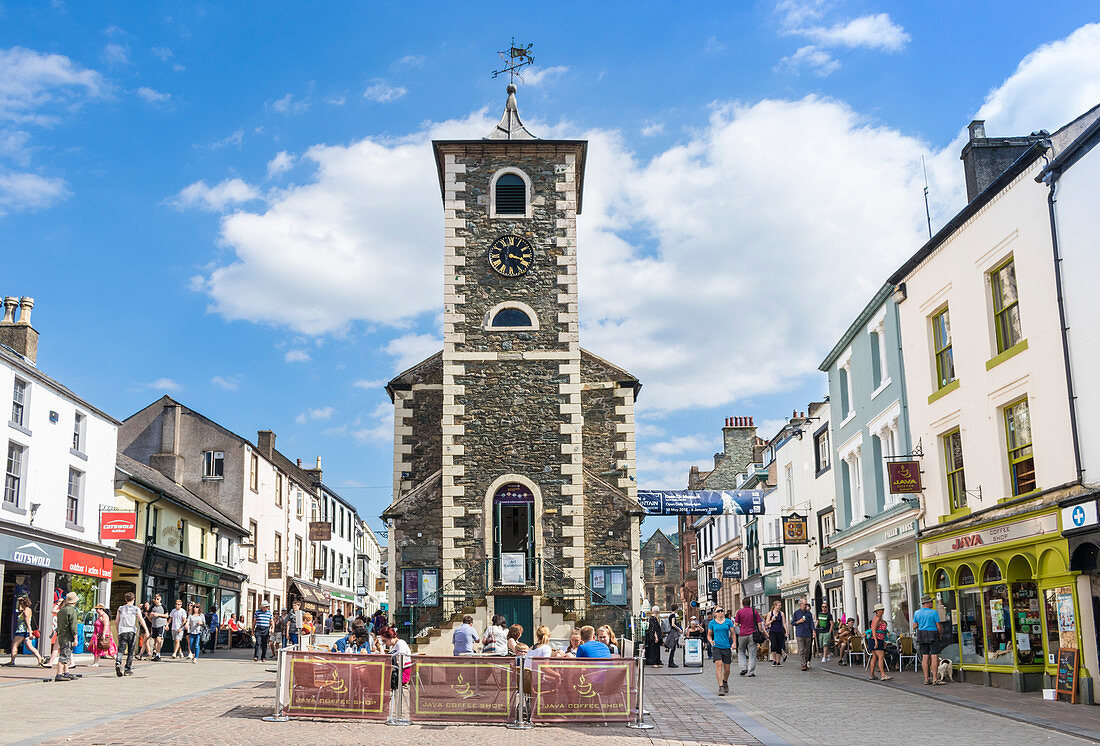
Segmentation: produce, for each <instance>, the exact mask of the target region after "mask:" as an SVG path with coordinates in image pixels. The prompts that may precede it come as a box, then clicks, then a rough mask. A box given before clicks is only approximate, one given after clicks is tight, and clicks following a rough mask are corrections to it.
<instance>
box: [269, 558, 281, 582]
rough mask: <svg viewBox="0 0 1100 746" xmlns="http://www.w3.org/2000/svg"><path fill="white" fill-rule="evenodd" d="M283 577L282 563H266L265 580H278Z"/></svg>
mask: <svg viewBox="0 0 1100 746" xmlns="http://www.w3.org/2000/svg"><path fill="white" fill-rule="evenodd" d="M281 577H283V563H282V562H268V563H267V579H268V580H278V579H279V578H281Z"/></svg>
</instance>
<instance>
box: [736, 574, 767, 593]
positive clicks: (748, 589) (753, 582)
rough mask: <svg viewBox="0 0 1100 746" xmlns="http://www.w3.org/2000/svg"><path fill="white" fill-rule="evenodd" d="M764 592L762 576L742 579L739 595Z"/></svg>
mask: <svg viewBox="0 0 1100 746" xmlns="http://www.w3.org/2000/svg"><path fill="white" fill-rule="evenodd" d="M763 593H764V578H760V577H756V578H750V579H749V580H745V581H742V583H741V595H742V596H760V595H763Z"/></svg>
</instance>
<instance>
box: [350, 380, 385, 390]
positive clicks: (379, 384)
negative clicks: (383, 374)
mask: <svg viewBox="0 0 1100 746" xmlns="http://www.w3.org/2000/svg"><path fill="white" fill-rule="evenodd" d="M387 383H388V381H385V380H383V379H381V378H379V379H377V380H369V379H366V378H360V379H359V380H358V381H353V382H352V384H351V385H352V386H354V387H355V388H357V389H366V390H367V391H381V390H382V388H383V387H384V386H385V385H386V384H387Z"/></svg>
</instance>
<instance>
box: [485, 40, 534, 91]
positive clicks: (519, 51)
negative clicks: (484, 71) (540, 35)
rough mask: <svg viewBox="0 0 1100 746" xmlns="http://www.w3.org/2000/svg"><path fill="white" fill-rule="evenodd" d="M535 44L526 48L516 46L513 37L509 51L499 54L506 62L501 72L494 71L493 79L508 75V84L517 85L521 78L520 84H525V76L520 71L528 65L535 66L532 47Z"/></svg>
mask: <svg viewBox="0 0 1100 746" xmlns="http://www.w3.org/2000/svg"><path fill="white" fill-rule="evenodd" d="M533 46H534V44H528V45H527V46H526V47H523V46H516V37H514V36H513V37H512V43H511V45H510V46H509V47H508V49H506V50H504V51H503V52H497V54H499V55H500V59H501V60H503V62H504V67H502V68H501V69H499V70H493V77H494V78H496V77H498V76H500V75H503V74H504V73H508V82H509V83H515V82H516V78H519V80H520V82H521V83H522V82H523V75H522V74H520V69H521V68H523V67H526V66H527V65H531V64H534V62H535V58H534V57H532V56H531V47H533Z"/></svg>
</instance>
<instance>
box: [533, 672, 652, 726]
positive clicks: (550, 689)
mask: <svg viewBox="0 0 1100 746" xmlns="http://www.w3.org/2000/svg"><path fill="white" fill-rule="evenodd" d="M528 665H529V666H530V670H531V678H532V682H533V683H532V687H531V694H532V703H531V721H532V722H535V723H565V722H568V723H583V722H600V723H608V722H615V723H626V722H631V721H633V720H634V719H635V717H637V715H638V677H637V663H636V661H635V660H633V659H631V658H598V659H591V658H589V659H583V658H582V659H576V658H534V659H532V660H530V661H529V662H528Z"/></svg>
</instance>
